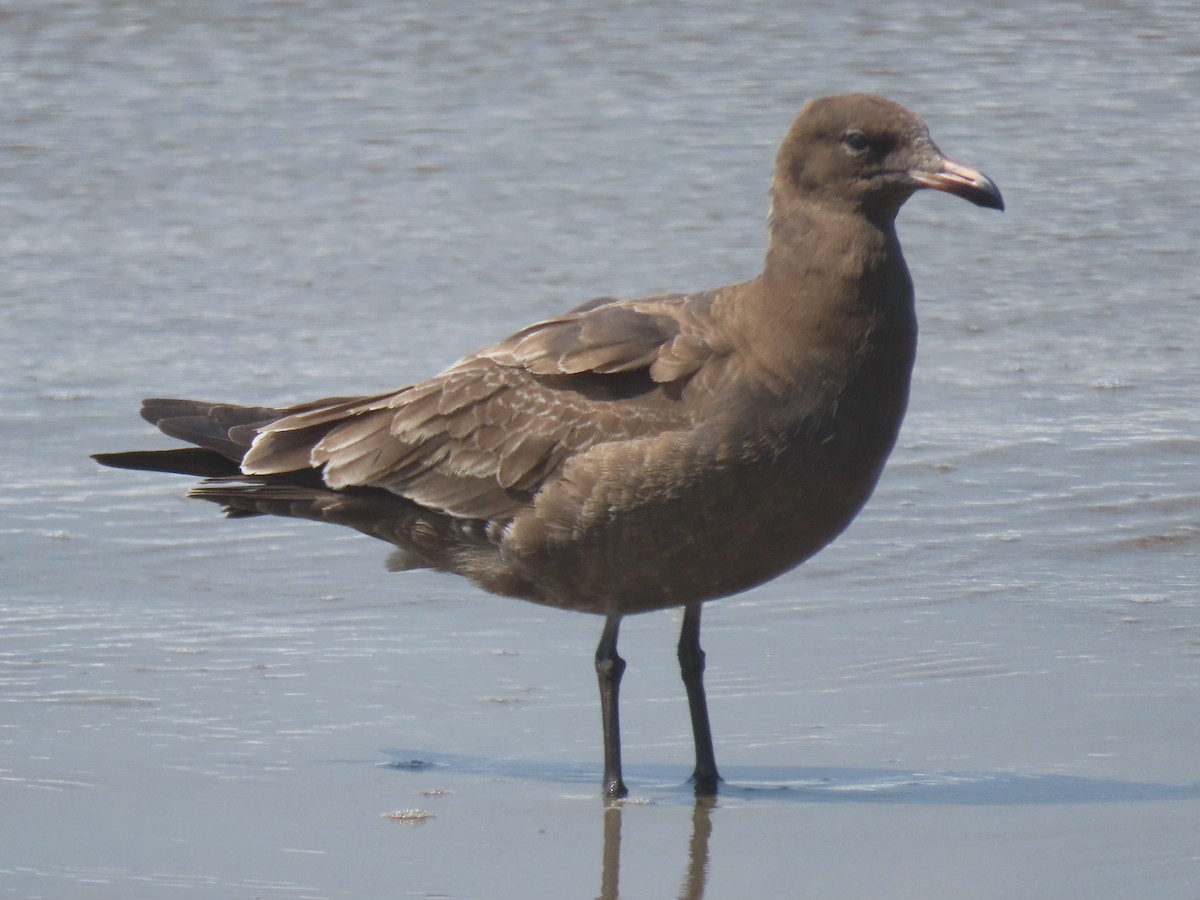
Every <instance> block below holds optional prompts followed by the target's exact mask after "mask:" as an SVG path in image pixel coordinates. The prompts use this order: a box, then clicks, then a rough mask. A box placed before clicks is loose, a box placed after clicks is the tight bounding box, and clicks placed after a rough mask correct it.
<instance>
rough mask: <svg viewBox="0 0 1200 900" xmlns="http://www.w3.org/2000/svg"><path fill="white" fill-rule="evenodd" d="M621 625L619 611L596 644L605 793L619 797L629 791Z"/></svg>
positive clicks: (611, 618)
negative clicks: (621, 708)
mask: <svg viewBox="0 0 1200 900" xmlns="http://www.w3.org/2000/svg"><path fill="white" fill-rule="evenodd" d="M620 628H621V617H620V616H619V615H612V616H609V617H608V619H607V620H605V622H604V633H603V634H601V635H600V643H599V644H598V645H597V647H596V678H597V680H598V681H599V682H600V716H601V718H602V720H603V722H604V785H603V791H604V796H605V797H607V798H608V799H610V800H616V799H619V798H621V797H624V796H625V795H626V794H628V793H629V789H628V788H626V787H625V782H624V781H623V780H622V779H621V719H620V715H619V714H618V710H617V707H618V705H619V704H618V695H619V693H620V688H621V676H622V675H623V674H624V673H625V660H623V659H621V657H620V656H618V655H617V633H618V631H619V630H620Z"/></svg>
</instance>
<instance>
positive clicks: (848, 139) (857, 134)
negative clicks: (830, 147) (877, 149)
mask: <svg viewBox="0 0 1200 900" xmlns="http://www.w3.org/2000/svg"><path fill="white" fill-rule="evenodd" d="M842 146H843V147H845V148H846V150H847V152H849V153H851V154H853V155H854V156H861V155H862V154H863V153H866V152H867V151H868V150H869V149H871V142H870V140H868V139H867V136H866V135H865V134H863V133H862V132H861V131H859V130H857V129H855V130H854V131H847V132H846V133H845V134H844V135H843V136H842Z"/></svg>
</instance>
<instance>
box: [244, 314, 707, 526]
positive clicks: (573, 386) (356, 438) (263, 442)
mask: <svg viewBox="0 0 1200 900" xmlns="http://www.w3.org/2000/svg"><path fill="white" fill-rule="evenodd" d="M708 301H709V298H707V297H704V296H701V297H688V296H686V295H668V296H663V297H654V298H649V299H647V300H642V301H633V302H628V303H624V302H616V301H609V302H605V303H601V304H599V305H597V306H595V307H592V308H589V309H586V310H584V311H582V312H575V313H570V314H568V315H566V316H563V317H561V318H558V319H554V320H550V321H547V322H541V323H538V324H536V325H532V326H530V327H529V328H526V329H524V330H522V331H520V332H518V333H517V334H515V335H513V336H512V337H510V338H508V339H507V340H505V341H502V342H501V343H499V344H496V345H494V346H492V347H489V348H486V349H484V350H482V351H480V352H478V353H476V354H472V355H471V356H468V357H466V358H465V359H463V360H462V361H460V362H459V363H457V364H455V365H454V366H452V367H451V368H449V369H447V370H446V371H445V372H443V373H441V374H440V375H437V376H435V377H433V378H430V379H428V380H426V381H423V382H420V383H418V384H415V385H412V386H410V387H407V388H405V389H403V390H400V391H397V392H395V393H392V394H385V395H379V396H376V397H369V398H363V399H360V400H353V399H351V400H339V401H338V402H337V403H335V404H332V405H330V406H329V407H326V408H319V407H318V408H313V407H311V406H310V407H308V408H305V409H303V410H300V411H295V412H293V411H291V410H288V411H285V412H286V413H287V415H284V416H283V417H282V418H279V419H278V420H277V421H274V422H269V423H268V424H266V425H265V427H262V428H261V434H260V435H259V436H258V437H257V438H256V439H255V440H254V443H253V447H252V448H251V450H250V452H249V453H247V454H246V457H245V459H244V461H243V471H244V472H246V473H247V474H251V475H269V474H280V473H283V472H287V471H291V470H294V469H297V468H301V467H304V466H312V467H323V475H324V480H325V482H326V484H328V485H329V486H330V487H331V488H333V489H335V490H337V489H343V488H347V487H353V486H374V487H381V488H384V489H386V490H388V491H391V492H393V493H396V494H399V495H401V496H404V497H406V498H408V499H410V500H412V501H414V502H415V503H418V504H421V505H423V506H426V507H429V508H430V509H434V510H438V511H441V512H444V513H448V514H450V515H453V516H462V517H469V518H478V519H488V518H497V517H498V518H505V517H511V516H513V515H516V514H517V513H518V512H519V511H520V509H521V508H522V507H523V506H524V505H525V504H527V503H528V502H529V499H530V498H531V497H532V495H533V494H535V493H536V492H537V491H538V490H539V489H540V488H541V487H542V486H544V485H545V484H546V483H547V482H548V481H549V480H551V479H553V478H554V477H555V476H556V474H557V473H558V472H559V470H560V469H561V466H562V464H563V462H564V461H565V460H566V459H568V458H570V457H572V456H574V455H576V454H579V453H582V452H585V451H586V450H588V449H589V448H591V447H593V446H594V445H596V444H598V443H603V442H610V441H620V440H627V439H630V438H634V437H638V436H641V435H643V434H649V433H655V432H659V431H662V430H664V429H665V430H670V429H671V428H672V427H680V428H682V427H687V426H688V425H690V424H692V423H691V421H690V419H688V418H687V417H685V416H683V415H682V414H681V413H680V412H679V410H678V409H677V408H674V407H673V406H672V405H671V404H667V403H663V402H662V398H661V397H660V396H657V395H656V391H659V390H660V388H659V386H660V385H664V384H668V383H671V382H680V381H683V380H685V379H687V378H688V377H689V376H690V375H692V374H693V373H695V372H696V371H697V370H698V369H699V368H700V367H701V366H702V365H703V363H704V361H705V360H706V359H707V358H710V357H712V356H713V355H714V354H713V351H712V349H711V348H710V347H709V345H708V343H706V342H705V341H704V340H703V339H702V338H701V337H700V336H699V333H700V328H699V327H698V325H699V324H700V322H699V321H698V319H702V318H706V314H707V312H708V310H709V307H710V302H708ZM639 396H640V397H641V398H643V399H644V402H641V403H639V402H637V401H638V398H639ZM604 400H612V401H618V400H619V401H620V409H619V410H618V409H606V407H605V404H603V403H599V404H598V403H597V401H604ZM302 456H303V459H302Z"/></svg>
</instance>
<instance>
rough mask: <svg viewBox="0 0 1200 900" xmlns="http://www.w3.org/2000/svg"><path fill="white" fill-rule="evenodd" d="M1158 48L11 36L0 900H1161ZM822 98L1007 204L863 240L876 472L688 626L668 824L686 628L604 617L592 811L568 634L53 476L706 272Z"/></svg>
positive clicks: (1167, 790)
mask: <svg viewBox="0 0 1200 900" xmlns="http://www.w3.org/2000/svg"><path fill="white" fill-rule="evenodd" d="M1197 46H1200V19H1198V18H1197V17H1196V15H1195V11H1194V9H1193V8H1192V5H1191V4H1189V3H1183V2H1179V3H1136V4H1125V5H1117V4H1105V5H1083V4H1070V3H1062V4H1054V5H1050V6H1045V5H1040V4H1039V5H1037V6H1033V5H1031V4H1018V5H1017V6H1008V7H1006V8H1004V9H1000V8H991V9H985V10H978V9H976V10H972V11H970V12H965V11H964V12H958V11H955V10H949V9H945V8H943V7H941V6H939V5H936V4H929V3H917V2H913V3H899V4H892V5H890V6H889V7H888V10H887V14H886V16H884V15H881V14H880V13H878V12H876V11H873V10H872V9H871V8H870V7H868V6H866V5H846V4H833V3H827V4H805V5H804V8H803V9H796V10H791V11H781V10H780V9H779V8H778V7H777V6H776V5H767V4H757V3H751V4H746V3H737V4H734V3H726V2H709V3H698V4H690V5H689V6H688V7H687V12H686V14H681V13H680V11H679V8H678V7H669V6H667V5H665V4H642V5H632V6H625V5H623V4H600V5H597V4H595V3H587V4H584V3H564V4H555V5H548V4H547V5H533V4H530V5H512V4H459V3H452V2H451V3H442V4H438V5H436V6H433V5H430V6H429V7H428V8H424V7H421V6H418V5H415V4H382V3H366V2H351V3H342V4H320V3H315V4H301V3H282V2H280V3H264V4H257V5H252V6H246V5H245V4H241V3H232V2H210V3H205V4H190V5H189V4H181V3H178V4H172V3H162V4H106V5H96V4H90V3H83V2H79V3H72V2H62V3H44V2H38V3H15V4H8V5H7V6H6V7H5V9H4V11H2V12H0V95H2V96H3V97H4V98H5V100H4V103H3V104H0V203H2V204H3V208H4V224H3V227H2V228H0V253H2V254H3V270H4V281H5V288H4V291H3V293H2V294H0V306H2V316H0V339H2V340H3V345H4V347H5V352H4V353H3V354H2V355H0V472H2V474H3V483H4V485H5V490H4V493H3V497H0V515H2V518H0V535H2V540H0V571H3V573H4V574H3V584H4V587H5V591H4V596H3V599H2V600H0V702H2V703H3V707H2V708H3V716H0V837H2V838H3V840H0V896H5V897H22V898H35V897H54V898H99V897H121V898H139V897H147V898H163V897H173V896H205V897H217V896H219V897H225V896H228V897H244V896H285V897H286V896H295V897H342V896H352V897H371V896H385V895H386V896H416V897H429V896H440V897H455V898H464V897H486V898H505V897H514V898H515V897H595V896H605V897H613V896H616V895H617V893H618V891H619V894H620V896H622V897H626V898H638V897H666V896H681V897H701V896H703V897H708V898H710V900H711V898H723V897H740V896H763V897H785V896H796V895H798V894H799V893H801V892H803V893H805V894H808V895H812V896H843V897H859V896H888V897H913V898H917V897H920V898H938V897H946V898H959V897H964V896H967V897H983V898H991V897H996V898H1000V897H1005V898H1007V897H1014V896H1046V897H1051V896H1067V895H1072V896H1092V897H1113V898H1117V897H1120V898H1124V897H1130V896H1154V897H1160V898H1173V897H1179V898H1185V897H1186V898H1192V897H1195V896H1196V895H1197V892H1198V891H1200V838H1198V837H1197V835H1200V765H1198V763H1197V754H1196V747H1197V746H1200V715H1198V712H1197V711H1198V709H1200V707H1198V703H1197V701H1198V700H1200V602H1198V597H1200V584H1198V582H1200V565H1198V564H1197V550H1198V548H1200V401H1198V400H1197V393H1196V385H1197V384H1198V383H1200V359H1198V357H1197V354H1196V350H1195V348H1196V346H1197V344H1198V343H1200V324H1198V323H1200V315H1198V313H1197V309H1198V307H1197V299H1198V297H1197V295H1198V293H1200V290H1198V288H1197V277H1196V275H1197V272H1196V265H1195V262H1194V259H1195V251H1194V248H1195V247H1196V246H1198V245H1200V224H1198V223H1197V218H1196V216H1195V214H1194V206H1195V204H1194V191H1193V190H1192V187H1191V186H1192V185H1194V184H1195V183H1196V182H1197V176H1198V175H1200V162H1198V161H1197V158H1196V155H1195V153H1194V148H1195V145H1196V140H1197V137H1198V136H1200V124H1198V123H1200V56H1198V55H1197V53H1196V48H1197ZM844 90H872V91H878V92H880V93H885V94H887V95H889V96H892V97H894V98H895V99H897V100H900V101H901V102H904V103H905V104H906V105H908V106H910V107H912V108H913V109H915V110H917V111H918V112H920V113H921V114H922V115H923V116H924V117H925V118H926V119H927V120H928V121H929V123H930V126H931V128H932V130H933V133H934V136H935V137H936V139H937V140H938V142H939V144H940V145H941V146H942V148H943V149H944V150H945V151H946V152H947V153H948V154H949V155H951V156H952V157H954V158H956V159H960V160H962V161H964V162H968V163H970V164H972V165H977V166H979V167H981V168H982V169H983V170H984V171H986V172H987V173H988V174H989V175H991V176H992V177H993V178H994V179H995V180H996V181H997V182H998V183H999V185H1000V186H1001V188H1002V189H1003V191H1004V194H1005V199H1006V200H1007V202H1008V206H1009V209H1008V211H1007V212H1006V213H1005V214H1004V215H1003V216H997V215H994V214H991V213H987V212H984V211H981V210H976V209H974V208H972V207H970V206H968V205H967V204H963V203H958V202H955V201H953V200H952V199H950V198H946V197H942V196H921V197H918V198H916V199H915V200H914V201H913V202H912V203H911V204H910V205H909V206H908V207H907V208H906V209H905V211H904V213H903V214H902V216H901V222H900V231H901V237H902V240H903V241H904V244H905V248H906V253H907V256H908V260H909V264H910V267H911V268H912V271H913V277H914V281H915V282H916V285H917V291H918V303H919V311H920V314H921V324H922V346H921V352H920V357H919V360H918V366H917V372H916V377H915V382H914V389H913V402H912V406H911V409H910V413H909V417H908V420H907V422H906V424H905V428H904V432H903V434H902V436H901V440H900V446H898V448H897V450H896V452H895V454H894V456H893V458H892V461H891V463H890V464H889V467H888V470H887V472H886V474H885V476H884V479H883V481H882V483H881V485H880V488H879V490H878V491H877V493H876V496H875V498H874V499H873V500H872V502H871V504H870V505H869V506H868V508H867V510H866V511H865V512H864V514H863V515H862V516H861V517H860V519H859V520H858V522H856V524H855V525H854V526H853V527H852V528H851V529H850V530H849V531H848V532H847V533H846V535H845V536H844V537H843V538H842V539H841V540H840V541H839V542H838V543H837V544H835V545H834V546H833V547H831V548H829V549H828V550H827V551H825V552H824V553H823V554H821V555H820V556H819V557H818V558H817V559H815V560H813V561H812V562H810V563H809V564H807V565H806V566H804V567H802V568H801V569H800V570H798V571H797V572H794V573H792V574H790V575H788V576H786V577H784V578H781V579H779V580H777V581H775V582H773V583H772V584H770V585H767V586H765V587H763V588H760V589H758V590H756V591H753V592H750V593H748V594H745V595H742V596H740V597H735V598H732V599H729V600H726V601H722V602H719V603H716V604H713V605H711V606H710V607H709V608H708V610H706V613H705V641H704V643H705V648H706V650H707V651H708V660H709V670H708V687H709V695H710V706H711V711H712V716H713V720H714V729H715V732H716V743H717V753H718V759H719V761H720V763H721V768H722V773H723V774H724V776H725V778H726V780H727V783H726V786H725V791H724V793H722V795H721V797H720V799H719V800H718V801H717V803H716V805H715V807H713V808H711V809H709V808H706V807H702V808H696V807H695V804H694V802H693V800H692V798H691V797H690V794H689V792H688V790H687V788H686V786H685V785H684V784H683V781H684V779H685V777H686V775H687V774H688V772H689V771H690V753H691V749H690V736H689V731H688V723H687V712H686V704H685V703H684V701H683V698H682V689H681V687H680V686H679V685H678V675H677V672H676V670H675V663H674V640H675V631H676V628H677V617H675V616H672V615H667V614H661V615H651V616H646V617H640V618H637V619H633V620H630V621H629V622H628V623H627V624H626V626H625V628H624V629H623V634H622V645H621V646H622V654H623V655H624V656H625V657H626V659H627V660H628V661H629V670H628V674H627V676H626V680H625V683H624V685H623V697H622V699H623V710H622V711H623V720H624V721H623V727H624V737H625V757H626V765H627V772H626V777H627V780H628V781H629V783H630V786H631V789H632V792H633V801H632V802H630V803H628V804H626V805H625V806H624V807H623V808H622V809H620V810H610V811H608V812H605V811H604V809H603V807H602V804H601V803H600V801H599V797H598V793H599V791H598V781H599V767H600V757H599V722H598V715H597V711H596V700H595V696H594V695H595V684H594V675H593V672H592V667H591V651H592V648H593V646H594V642H595V640H596V639H597V638H598V635H599V622H598V621H597V620H594V619H592V618H589V617H585V616H576V615H568V614H566V613H560V612H557V611H554V610H547V609H541V608H538V607H534V606H530V605H527V604H522V603H519V602H516V601H511V600H505V599H500V598H494V597H490V596H486V595H483V594H481V593H479V592H477V591H475V590H474V589H472V588H470V587H469V586H467V585H465V584H463V583H460V582H458V581H456V580H454V579H450V578H444V577H438V576H434V575H430V574H424V573H407V574H403V575H388V574H387V573H386V572H384V570H383V559H384V557H385V556H386V547H384V546H383V545H381V544H376V543H373V542H371V541H369V540H367V539H365V538H362V537H359V536H357V535H354V534H350V533H342V532H340V531H338V530H336V529H330V528H321V527H319V526H315V525H311V524H307V523H293V522H285V521H263V522H258V521H252V522H237V523H230V522H224V521H222V520H220V518H219V517H218V516H216V515H214V510H212V509H210V508H209V507H208V506H207V505H201V504H196V503H191V502H185V501H183V500H182V499H180V498H181V494H182V492H183V490H184V489H185V486H186V482H185V481H181V480H172V479H170V478H168V477H166V476H156V475H149V474H136V473H129V472H115V471H108V470H101V469H99V468H98V467H96V466H94V465H93V464H92V463H91V462H90V461H89V460H88V459H87V458H86V454H87V453H89V452H94V451H98V450H116V449H127V448H132V447H146V446H166V445H167V443H166V441H165V440H160V439H157V438H155V437H154V436H153V435H152V434H150V433H149V428H148V426H146V425H145V424H144V423H142V422H141V421H140V420H139V419H138V418H137V416H136V408H137V403H138V401H139V399H140V398H141V397H142V396H144V395H147V394H161V395H166V396H172V395H180V396H193V397H211V398H213V399H220V400H231V401H234V402H248V403H286V402H290V401H297V400H302V399H309V398H311V397H314V396H320V395H333V394H340V393H368V392H372V391H378V390H383V389H387V388H392V387H397V386H399V385H401V384H404V383H406V382H407V381H409V380H411V379H414V378H418V377H421V376H422V375H425V374H429V373H430V372H432V371H435V370H437V369H439V368H441V367H443V366H444V365H446V364H448V363H449V362H451V361H453V360H454V359H456V358H457V357H459V356H461V355H462V354H463V353H465V352H467V351H469V350H471V349H474V348H475V347H477V346H479V345H480V344H482V343H485V342H487V341H490V340H493V339H495V338H497V337H500V336H502V335H504V334H507V333H509V332H511V331H512V330H515V329H516V328H517V327H520V326H521V325H523V324H525V323H527V322H529V321H532V320H534V319H536V318H539V317H543V316H545V315H546V314H548V313H551V312H554V311H558V310H561V309H564V308H567V307H569V306H572V305H575V304H576V303H578V302H580V301H582V300H584V299H586V298H588V297H591V296H595V295H599V294H615V295H620V296H634V295H638V294H644V293H651V292H655V291H661V290H686V289H696V288H704V287H710V286H713V285H717V284H721V283H725V282H729V281H734V280H739V279H742V278H745V277H748V276H749V275H751V274H753V272H754V271H755V270H756V268H757V266H758V263H759V261H760V259H761V254H762V246H763V233H762V232H763V218H764V215H765V211H766V205H765V189H766V183H767V179H768V177H769V171H770V164H771V157H772V154H773V152H774V148H775V145H776V143H777V142H778V140H779V138H780V137H781V136H782V133H783V131H784V130H785V128H786V127H787V124H788V122H789V120H790V117H791V116H792V114H793V113H794V112H795V111H796V109H798V108H799V106H800V105H801V104H802V103H803V101H804V100H805V99H806V98H808V97H811V96H817V95H820V94H825V93H830V92H837V91H844ZM156 441H157V443H155V442H156ZM404 811H416V812H413V813H411V815H407V816H401V817H400V818H398V819H396V818H388V816H389V815H390V814H394V813H399V812H404Z"/></svg>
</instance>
